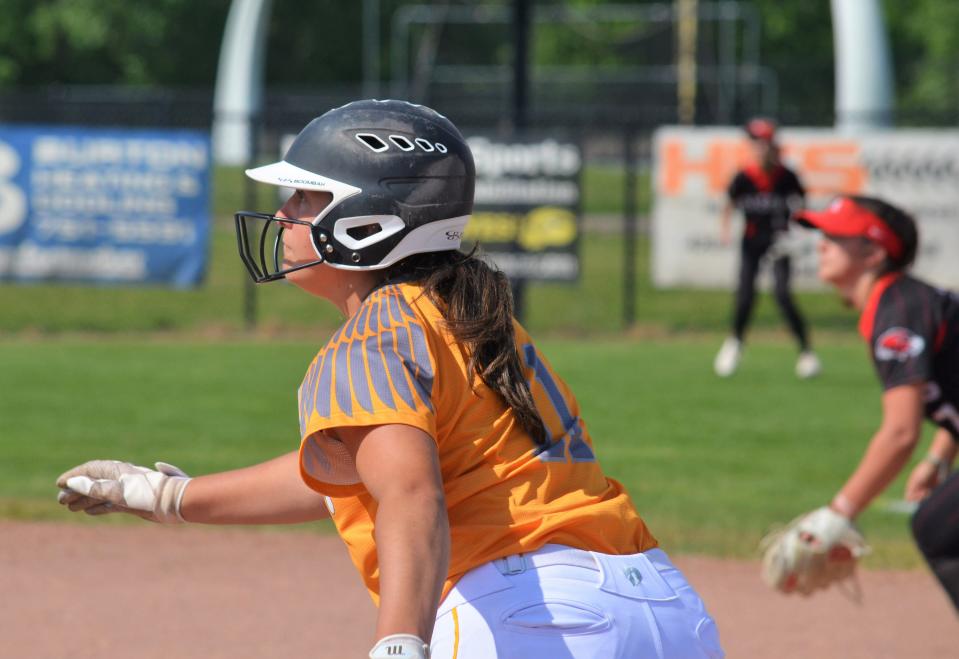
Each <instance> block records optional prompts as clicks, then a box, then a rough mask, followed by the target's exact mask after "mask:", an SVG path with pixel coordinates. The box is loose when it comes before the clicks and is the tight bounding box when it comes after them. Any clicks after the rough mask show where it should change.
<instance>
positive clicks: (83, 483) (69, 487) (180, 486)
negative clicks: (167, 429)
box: [57, 460, 190, 524]
mask: <svg viewBox="0 0 959 659" xmlns="http://www.w3.org/2000/svg"><path fill="white" fill-rule="evenodd" d="M189 482H190V477H189V476H187V475H186V474H185V473H183V471H181V470H180V469H179V468H177V467H174V466H173V465H170V464H167V463H165V462H157V463H156V470H155V471H154V470H153V469H147V468H146V467H139V466H137V465H134V464H130V463H129V462H120V461H118V460H91V461H90V462H85V463H83V464H82V465H80V466H78V467H74V468H73V469H71V470H69V471H67V472H64V473H63V474H61V475H60V477H59V478H58V479H57V487H59V488H60V494H59V495H58V496H57V501H59V502H60V503H61V504H63V505H65V506H67V507H68V508H70V510H73V511H75V512H76V511H80V510H82V511H84V512H85V513H87V514H88V515H104V514H106V513H115V512H122V513H131V514H133V515H137V516H138V517H142V518H143V519H147V520H150V521H151V522H159V523H161V524H178V523H181V522H183V521H184V519H183V518H182V517H181V516H180V500H181V499H182V498H183V492H184V491H185V490H186V486H187V484H188V483H189Z"/></svg>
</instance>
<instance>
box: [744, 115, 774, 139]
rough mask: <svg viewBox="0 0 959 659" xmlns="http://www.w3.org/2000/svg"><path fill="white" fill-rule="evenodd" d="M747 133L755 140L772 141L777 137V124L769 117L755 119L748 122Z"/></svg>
mask: <svg viewBox="0 0 959 659" xmlns="http://www.w3.org/2000/svg"><path fill="white" fill-rule="evenodd" d="M746 134H747V135H749V136H750V137H751V138H753V139H754V140H762V141H764V142H772V141H773V140H774V139H776V124H774V123H773V122H771V121H769V120H768V119H753V120H752V121H750V122H749V123H748V124H746Z"/></svg>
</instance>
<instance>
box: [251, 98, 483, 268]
mask: <svg viewBox="0 0 959 659" xmlns="http://www.w3.org/2000/svg"><path fill="white" fill-rule="evenodd" d="M246 174H247V176H249V177H250V178H252V179H254V180H256V181H260V182H263V183H269V184H272V185H277V186H283V187H289V188H296V189H299V190H318V191H323V192H328V193H330V194H331V195H332V200H331V202H330V204H329V205H328V206H327V207H326V208H325V209H324V210H323V211H322V212H321V213H320V214H319V215H317V216H316V217H315V218H313V219H312V220H311V221H310V222H309V224H310V226H311V229H310V231H311V236H312V241H313V247H314V249H315V250H316V255H317V260H316V261H313V262H310V263H307V264H301V265H298V266H296V267H295V268H288V269H286V270H284V269H282V268H281V267H280V263H281V261H282V258H281V254H280V252H281V250H282V241H281V237H282V232H283V229H282V227H280V225H279V224H278V223H279V222H280V221H283V222H289V221H290V220H288V219H285V218H277V217H276V216H274V215H270V214H264V213H254V212H249V211H241V212H239V213H236V215H235V220H236V230H237V238H238V241H239V247H240V256H241V258H242V259H243V262H244V264H245V265H246V267H247V269H248V270H249V272H250V275H251V276H252V277H253V279H254V281H256V282H263V281H273V280H275V279H282V278H283V277H284V276H285V275H286V274H288V273H289V272H292V271H293V270H295V269H296V270H298V269H301V268H304V267H309V266H313V265H317V264H319V263H323V262H324V261H325V262H326V263H327V264H329V265H330V266H332V267H335V268H343V269H349V270H375V269H381V268H386V267H388V266H390V265H392V264H394V263H396V262H397V261H399V260H401V259H403V258H405V257H407V256H409V255H411V254H418V253H421V252H437V251H444V250H452V249H457V248H458V247H459V246H460V240H461V237H462V234H463V228H464V227H465V226H466V222H467V220H468V219H469V216H470V213H472V210H473V186H474V179H475V175H476V172H475V168H474V165H473V155H472V153H471V152H470V149H469V146H467V144H466V140H464V139H463V136H462V135H461V134H460V132H459V130H457V128H456V126H454V125H453V123H452V122H451V121H450V120H449V119H447V118H446V117H444V116H443V115H441V114H439V113H437V112H435V111H434V110H431V109H430V108H427V107H424V106H422V105H414V104H413V103H407V102H405V101H393V100H385V101H379V100H365V101H355V102H353V103H348V104H347V105H344V106H342V107H338V108H335V109H333V110H330V111H329V112H327V113H326V114H324V115H322V116H320V117H317V118H316V119H314V120H313V121H311V122H310V123H309V124H308V125H307V126H306V128H304V129H303V130H302V131H301V132H300V134H299V135H297V136H296V139H295V140H293V143H292V144H291V145H290V148H289V150H288V151H287V152H286V155H285V156H284V157H283V160H281V161H279V162H276V163H273V164H271V165H266V166H264V167H257V168H255V169H248V170H247V171H246ZM252 221H257V222H264V224H263V225H262V227H260V228H259V230H258V231H253V232H251V231H250V224H251V222H252Z"/></svg>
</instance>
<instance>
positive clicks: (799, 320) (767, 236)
mask: <svg viewBox="0 0 959 659" xmlns="http://www.w3.org/2000/svg"><path fill="white" fill-rule="evenodd" d="M746 133H747V135H748V136H749V138H750V144H751V146H752V150H753V155H754V158H753V162H752V163H751V164H749V165H747V166H746V167H745V168H743V169H742V170H741V171H739V172H738V173H737V174H736V176H735V177H733V180H732V181H731V182H730V184H729V188H728V190H727V193H728V198H729V201H728V203H727V204H726V205H725V207H724V209H723V213H722V216H721V218H720V220H721V226H720V231H721V240H722V242H723V243H724V244H728V243H729V242H730V215H731V213H732V210H733V209H734V208H736V209H739V210H741V211H742V213H743V216H744V219H745V223H744V229H743V235H742V240H741V242H740V265H739V281H738V284H737V286H736V298H735V307H734V309H733V318H732V333H731V335H730V337H729V338H728V339H727V340H726V341H725V342H724V343H723V347H722V349H721V350H720V352H719V354H718V355H717V357H716V362H715V364H714V366H715V369H716V373H717V374H718V375H720V376H723V377H725V376H729V375H732V374H733V373H734V372H735V370H736V368H737V366H738V364H739V357H740V353H741V351H742V345H743V340H744V338H745V334H746V329H747V327H748V325H749V320H750V317H751V316H752V311H753V306H754V303H755V299H756V277H757V276H758V274H759V268H760V264H761V262H762V261H763V258H764V257H768V258H769V259H770V260H771V261H772V269H773V278H774V281H775V287H774V296H775V298H776V303H777V304H778V306H779V309H780V311H781V312H782V315H783V317H784V318H785V320H786V322H787V324H788V325H789V329H790V331H791V332H792V334H793V335H794V336H795V338H796V341H797V343H798V344H799V350H800V358H799V361H797V363H796V373H797V375H799V376H800V377H804V378H805V377H812V376H814V375H816V374H818V372H819V361H818V359H817V358H816V356H815V354H814V353H812V352H811V350H810V346H809V336H808V333H807V330H806V323H805V321H804V320H803V317H802V314H801V313H800V312H799V309H798V307H797V306H796V303H795V302H794V301H793V298H792V294H791V293H790V287H789V280H790V274H791V263H790V258H789V254H788V253H787V252H786V251H785V250H784V249H782V245H783V243H782V242H780V239H781V238H782V237H783V236H784V235H785V234H786V232H787V231H789V217H790V215H791V214H792V213H793V212H794V211H796V210H798V209H800V208H801V207H802V205H803V200H804V198H805V194H806V192H805V190H804V188H803V186H802V183H801V182H800V181H799V177H798V176H797V175H796V173H795V172H793V171H792V170H791V169H789V168H788V167H786V166H785V165H784V164H783V163H782V162H781V161H780V159H779V147H778V145H777V143H776V140H775V125H774V124H773V123H772V122H770V121H768V120H765V119H754V120H753V121H751V122H749V124H748V125H747V126H746ZM777 243H778V249H777Z"/></svg>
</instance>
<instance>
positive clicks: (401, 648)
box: [370, 634, 430, 659]
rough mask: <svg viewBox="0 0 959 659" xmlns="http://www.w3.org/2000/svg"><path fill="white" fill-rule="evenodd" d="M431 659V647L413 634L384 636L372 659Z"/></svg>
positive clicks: (371, 653)
mask: <svg viewBox="0 0 959 659" xmlns="http://www.w3.org/2000/svg"><path fill="white" fill-rule="evenodd" d="M397 657H401V658H403V659H430V646H428V645H427V644H426V643H424V642H423V639H421V638H420V637H419V636H414V635H413V634H390V635H389V636H384V637H383V638H381V639H380V640H379V641H377V643H376V645H374V646H373V649H372V650H370V659H396V658H397Z"/></svg>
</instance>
